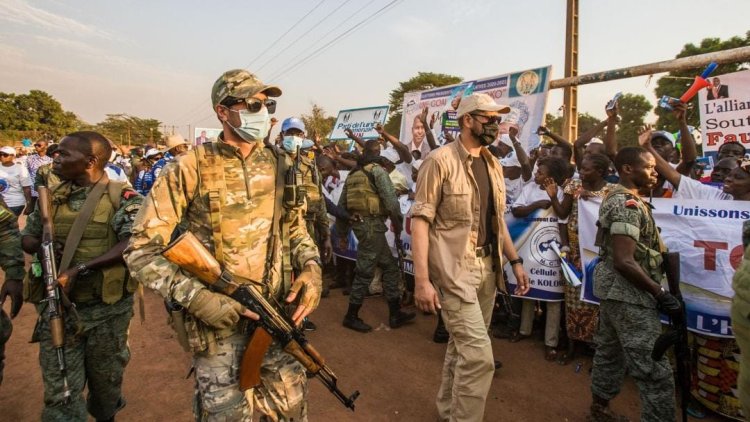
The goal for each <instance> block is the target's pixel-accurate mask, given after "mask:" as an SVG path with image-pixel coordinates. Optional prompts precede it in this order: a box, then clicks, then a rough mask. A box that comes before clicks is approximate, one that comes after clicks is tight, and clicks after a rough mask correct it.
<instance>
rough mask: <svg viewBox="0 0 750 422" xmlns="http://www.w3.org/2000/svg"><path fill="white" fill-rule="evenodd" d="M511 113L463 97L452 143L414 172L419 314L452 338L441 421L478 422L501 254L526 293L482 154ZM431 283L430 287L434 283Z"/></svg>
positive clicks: (495, 166)
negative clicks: (435, 320)
mask: <svg viewBox="0 0 750 422" xmlns="http://www.w3.org/2000/svg"><path fill="white" fill-rule="evenodd" d="M509 110H510V108H509V107H506V106H502V105H499V104H496V103H495V101H494V100H493V99H492V98H491V97H490V96H488V95H486V94H477V93H475V94H472V95H469V96H467V97H464V98H463V100H462V101H461V104H460V105H459V106H458V109H457V111H456V117H457V119H458V125H459V129H460V135H459V138H458V140H457V142H452V143H450V144H448V145H446V146H443V147H442V148H439V149H437V150H435V151H432V152H431V153H430V155H429V156H428V157H427V158H426V159H425V160H424V162H423V163H422V166H421V168H420V170H419V177H418V179H417V191H416V198H415V202H414V206H413V207H412V248H413V249H412V252H413V259H414V278H415V292H414V298H415V301H416V304H417V307H418V308H419V309H420V310H422V311H427V312H431V313H435V312H436V311H437V310H441V313H442V317H443V320H444V321H445V326H446V328H447V330H448V333H449V334H450V340H449V341H448V349H447V350H446V353H445V362H444V364H443V377H442V382H441V385H440V390H439V391H438V397H437V409H438V416H439V420H441V421H448V420H450V421H481V420H482V418H483V415H484V406H485V400H486V398H487V393H488V392H489V389H490V385H491V383H492V375H493V373H494V370H495V363H494V359H493V355H492V344H491V343H490V338H489V335H488V334H487V329H488V327H489V324H490V320H491V317H492V308H493V305H494V301H495V293H496V289H498V288H499V289H501V290H503V291H504V290H506V286H505V281H504V279H503V273H502V271H501V270H500V269H501V268H502V263H503V260H502V255H504V256H505V258H506V259H508V260H509V261H510V264H511V267H512V269H513V274H514V275H515V277H516V279H517V280H518V287H517V289H516V292H515V293H516V294H518V295H524V294H526V293H527V292H528V290H529V277H528V275H527V274H526V271H524V269H523V260H522V259H520V258H519V257H518V253H517V252H516V249H515V247H514V246H513V240H512V239H511V237H510V234H509V233H508V228H507V226H506V224H505V221H504V219H503V213H504V211H505V184H504V182H503V171H502V168H501V167H500V164H499V163H498V161H497V160H496V159H495V158H494V157H493V156H492V154H491V153H490V152H489V151H488V150H487V148H486V146H487V145H489V144H491V143H492V142H493V141H494V140H495V139H496V138H497V134H498V120H499V115H500V113H507V112H508V111H509ZM432 283H434V287H433V284H432Z"/></svg>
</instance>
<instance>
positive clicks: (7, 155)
mask: <svg viewBox="0 0 750 422" xmlns="http://www.w3.org/2000/svg"><path fill="white" fill-rule="evenodd" d="M12 156H13V155H12V154H6V153H4V152H0V157H12Z"/></svg>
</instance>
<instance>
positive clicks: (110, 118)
mask: <svg viewBox="0 0 750 422" xmlns="http://www.w3.org/2000/svg"><path fill="white" fill-rule="evenodd" d="M160 124H161V122H160V121H158V120H156V119H143V118H140V117H135V116H129V115H127V114H107V118H106V119H104V121H102V122H100V123H98V124H97V125H96V126H95V127H94V128H93V129H94V130H96V131H98V132H99V133H101V134H102V135H104V136H106V137H107V138H109V139H110V140H111V141H112V142H114V143H116V144H119V145H145V144H147V143H152V144H154V143H156V142H158V141H159V140H160V139H161V137H162V134H161V132H160V131H159V125H160Z"/></svg>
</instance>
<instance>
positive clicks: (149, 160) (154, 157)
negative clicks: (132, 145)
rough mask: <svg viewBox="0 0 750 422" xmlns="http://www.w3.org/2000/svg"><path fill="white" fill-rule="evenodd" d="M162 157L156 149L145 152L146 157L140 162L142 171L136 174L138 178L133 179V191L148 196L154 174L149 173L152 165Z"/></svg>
mask: <svg viewBox="0 0 750 422" xmlns="http://www.w3.org/2000/svg"><path fill="white" fill-rule="evenodd" d="M162 156H163V154H162V152H161V151H159V150H158V149H156V148H151V149H149V150H148V151H146V157H145V159H144V160H143V161H142V164H143V166H144V167H143V170H141V172H140V173H138V177H137V178H136V179H135V190H136V191H138V193H140V194H141V195H143V196H146V195H148V192H149V191H150V190H151V186H153V185H154V180H155V178H154V174H153V173H152V172H151V167H152V166H153V163H154V162H156V161H159V159H160V158H161V157H162Z"/></svg>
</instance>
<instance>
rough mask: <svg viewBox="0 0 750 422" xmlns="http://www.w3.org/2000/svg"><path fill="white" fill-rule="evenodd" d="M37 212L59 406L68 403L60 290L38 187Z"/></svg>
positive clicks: (45, 199)
mask: <svg viewBox="0 0 750 422" xmlns="http://www.w3.org/2000/svg"><path fill="white" fill-rule="evenodd" d="M37 192H38V193H39V212H40V214H41V217H42V245H41V248H40V249H41V253H40V255H41V256H40V257H39V260H40V261H41V264H42V271H43V277H44V287H45V296H46V297H45V299H44V301H45V302H47V315H49V327H50V332H51V334H52V347H54V348H55V351H56V352H57V366H58V368H59V370H60V374H62V379H63V403H66V404H67V403H69V402H70V398H71V397H70V395H71V393H70V388H69V387H68V374H67V372H68V371H67V366H66V365H65V319H64V318H63V306H62V297H63V296H62V295H63V293H62V292H61V291H60V289H61V287H60V286H59V285H58V283H57V275H58V274H57V262H56V261H55V247H54V232H55V231H54V227H53V225H52V215H51V203H50V199H49V190H48V189H47V188H46V187H44V186H40V187H39V188H38V189H37Z"/></svg>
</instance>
